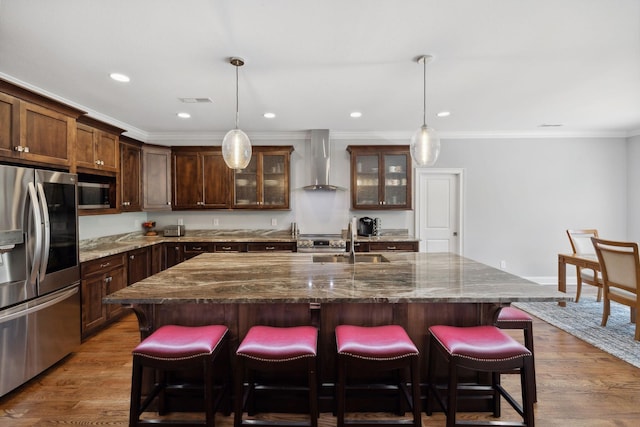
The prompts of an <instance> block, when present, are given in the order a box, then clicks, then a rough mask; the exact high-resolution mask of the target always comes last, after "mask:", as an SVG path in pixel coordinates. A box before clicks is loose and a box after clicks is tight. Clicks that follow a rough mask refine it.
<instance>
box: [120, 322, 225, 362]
mask: <svg viewBox="0 0 640 427" xmlns="http://www.w3.org/2000/svg"><path fill="white" fill-rule="evenodd" d="M227 330H228V329H227V327H226V326H223V325H207V326H178V325H165V326H161V327H160V328H158V329H157V330H156V331H155V332H154V333H152V334H151V335H149V336H148V337H147V338H146V339H144V340H143V341H142V342H141V343H140V344H138V346H137V347H136V348H134V349H133V352H132V353H133V355H134V356H143V357H149V358H153V359H161V360H180V359H189V358H193V357H198V356H202V355H205V354H210V353H212V352H213V351H214V350H215V349H216V347H217V346H218V344H219V343H220V341H222V338H223V337H224V335H225V334H226V332H227Z"/></svg>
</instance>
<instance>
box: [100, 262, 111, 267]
mask: <svg viewBox="0 0 640 427" xmlns="http://www.w3.org/2000/svg"><path fill="white" fill-rule="evenodd" d="M110 265H111V263H110V262H105V263H103V264H100V268H105V267H109V266H110Z"/></svg>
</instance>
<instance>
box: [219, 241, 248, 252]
mask: <svg viewBox="0 0 640 427" xmlns="http://www.w3.org/2000/svg"><path fill="white" fill-rule="evenodd" d="M243 247H244V243H239V242H218V243H214V244H213V251H214V252H242V249H243Z"/></svg>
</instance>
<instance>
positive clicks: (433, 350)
mask: <svg viewBox="0 0 640 427" xmlns="http://www.w3.org/2000/svg"><path fill="white" fill-rule="evenodd" d="M429 333H430V336H431V338H430V342H429V362H428V365H429V368H428V370H427V381H428V389H427V411H426V412H427V415H431V413H432V410H431V401H430V394H431V393H433V397H434V398H435V400H436V401H437V402H438V403H439V405H440V406H441V407H442V409H443V411H444V412H445V414H446V416H447V427H455V426H462V425H485V426H486V425H500V426H513V427H515V426H519V427H521V426H527V427H534V420H533V396H532V395H531V390H532V388H531V386H530V384H531V383H532V381H533V357H532V354H531V351H529V349H527V348H526V347H525V346H523V345H522V344H520V343H519V342H518V341H516V340H514V339H513V338H511V337H510V336H509V335H507V334H506V333H505V332H504V331H502V330H500V329H499V328H497V327H495V326H472V327H455V326H443V325H438V326H432V327H431V328H429ZM438 354H440V355H441V356H443V357H444V359H445V360H446V362H447V364H448V376H449V377H448V385H447V398H446V399H445V398H444V396H442V395H441V393H440V391H439V389H438V386H437V384H436V377H435V375H436V363H435V360H436V356H437V355H438ZM462 368H464V369H469V370H472V371H479V372H491V374H492V375H491V384H490V385H489V386H469V385H466V384H465V385H464V389H465V390H466V391H470V390H478V391H483V392H487V391H488V392H489V393H490V396H491V397H492V399H493V415H494V416H495V417H500V397H501V396H502V397H504V398H505V400H506V401H507V402H508V403H509V404H510V405H511V406H512V407H513V409H515V411H516V412H517V413H518V414H520V416H522V418H523V422H514V423H510V422H506V421H495V422H492V421H479V422H478V423H476V424H474V423H473V422H472V421H464V422H457V421H456V411H457V407H458V393H459V391H460V390H461V389H460V388H459V386H458V369H462ZM513 370H519V371H520V383H521V389H522V402H523V404H522V405H520V404H518V402H516V400H515V399H514V398H513V397H512V396H511V395H510V394H509V393H507V391H506V390H505V389H504V388H503V387H502V386H501V385H500V372H508V371H513ZM445 400H446V403H445Z"/></svg>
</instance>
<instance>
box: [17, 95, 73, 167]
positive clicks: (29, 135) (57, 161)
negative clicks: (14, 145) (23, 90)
mask: <svg viewBox="0 0 640 427" xmlns="http://www.w3.org/2000/svg"><path fill="white" fill-rule="evenodd" d="M74 136H75V119H73V118H71V117H68V116H65V115H64V114H60V113H56V112H55V111H51V110H49V109H46V108H43V107H40V106H38V105H35V104H30V103H28V102H20V145H21V146H23V147H24V148H25V151H24V152H23V153H22V157H23V158H24V159H28V160H32V161H36V162H42V163H47V164H52V165H60V166H69V165H70V164H71V162H70V161H69V155H70V153H71V142H72V141H73V140H74Z"/></svg>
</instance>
